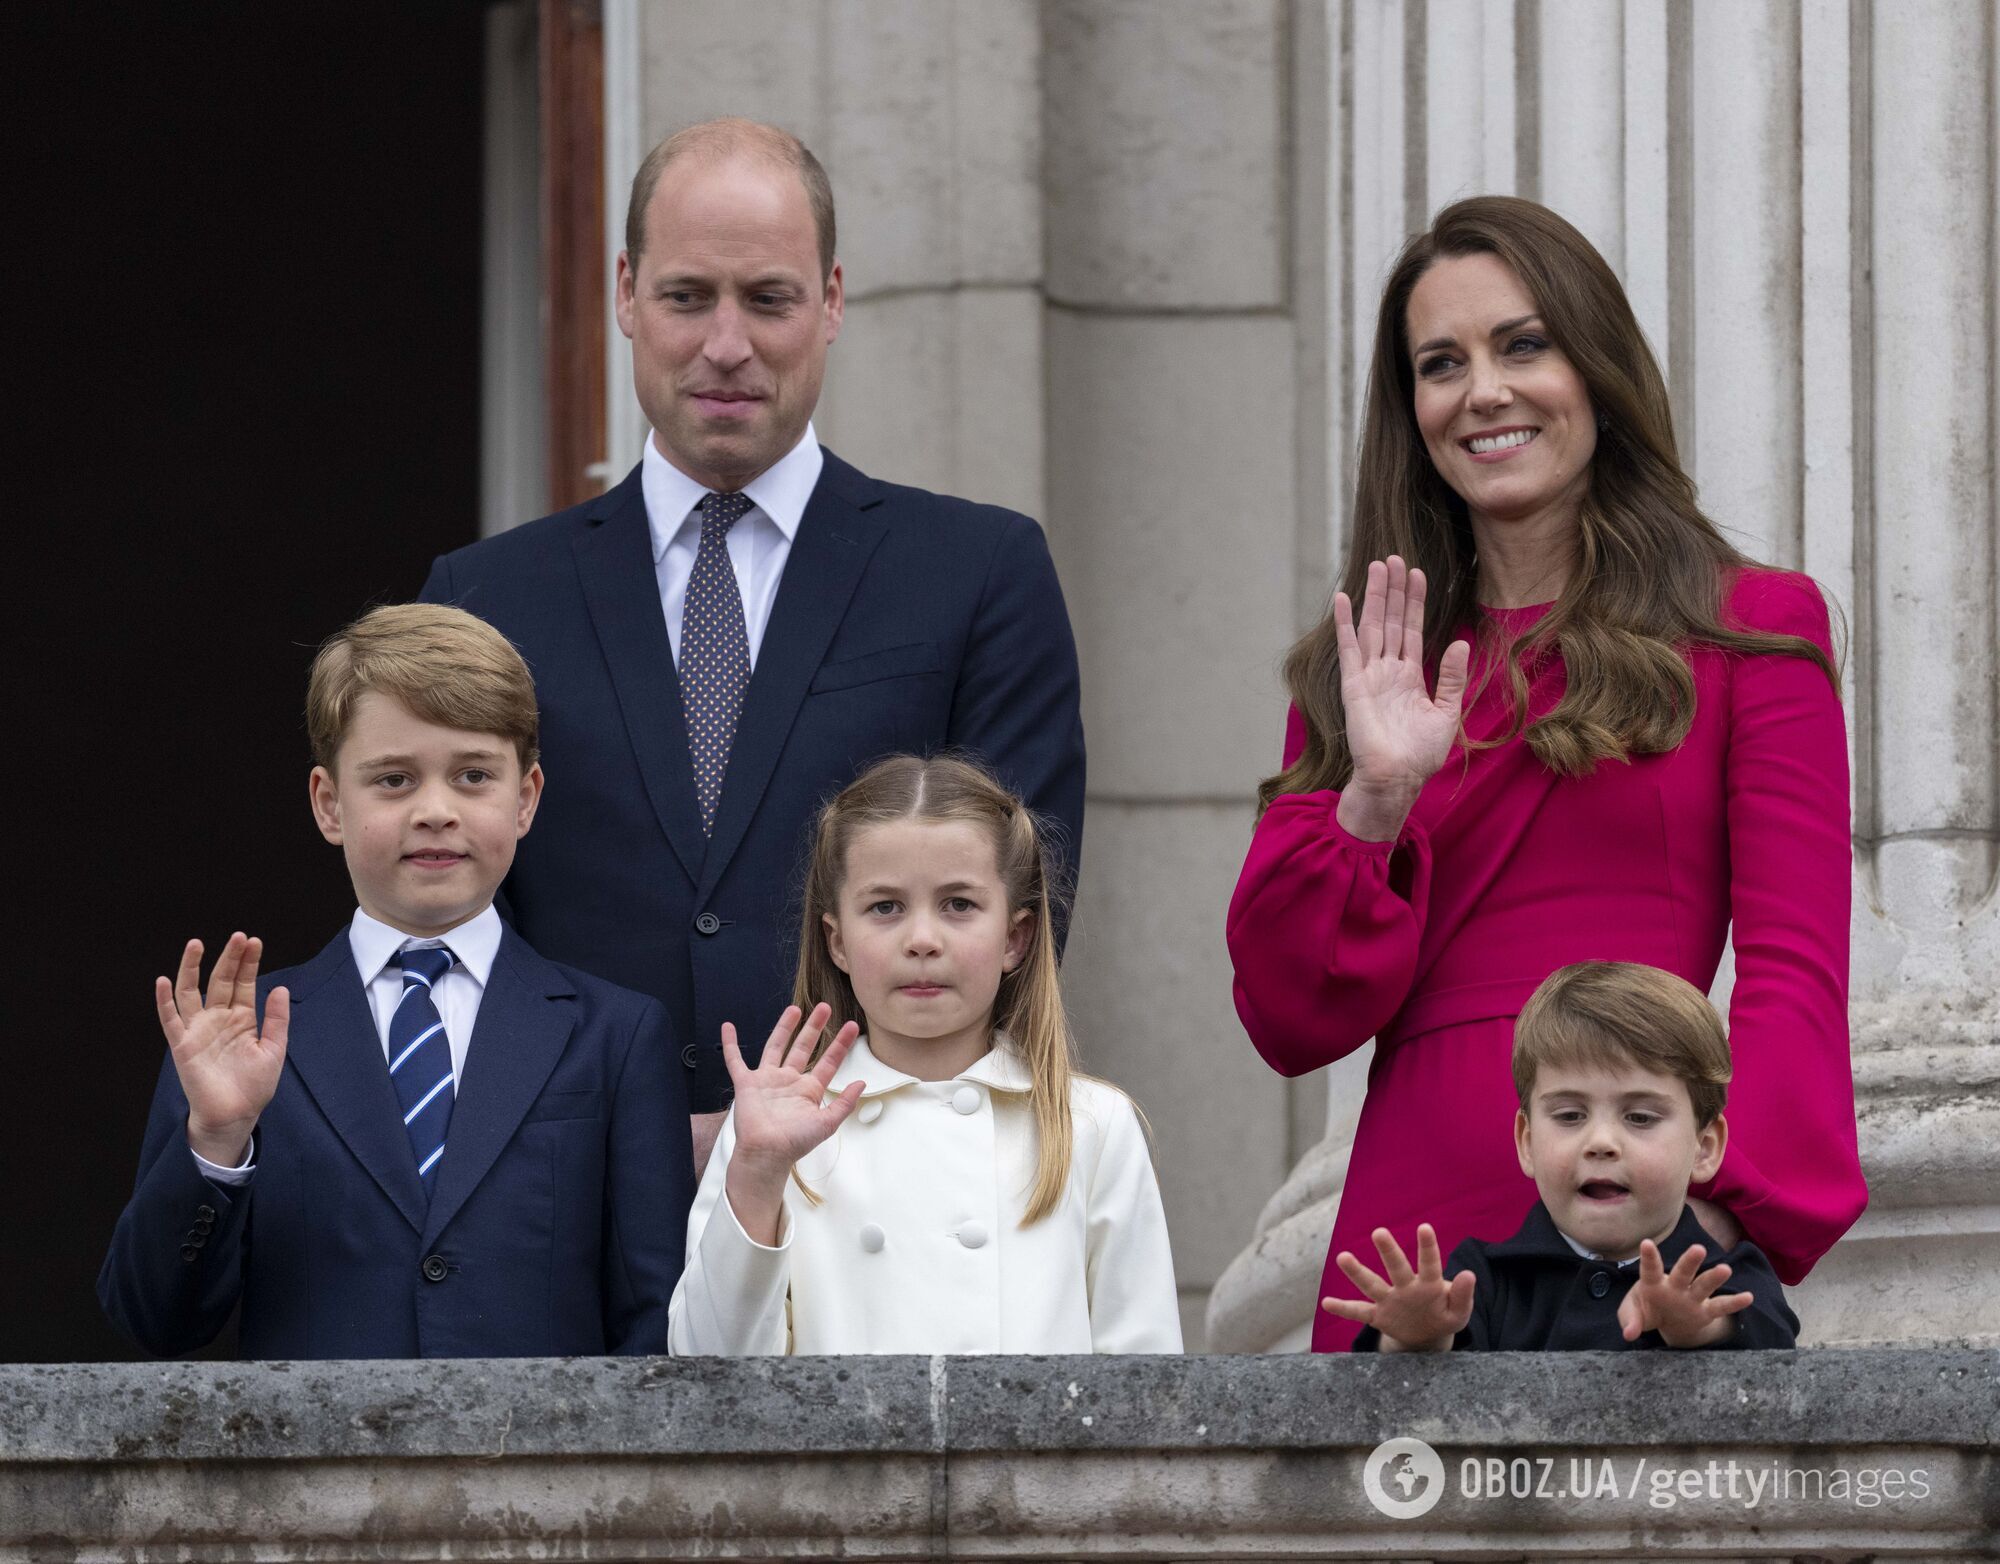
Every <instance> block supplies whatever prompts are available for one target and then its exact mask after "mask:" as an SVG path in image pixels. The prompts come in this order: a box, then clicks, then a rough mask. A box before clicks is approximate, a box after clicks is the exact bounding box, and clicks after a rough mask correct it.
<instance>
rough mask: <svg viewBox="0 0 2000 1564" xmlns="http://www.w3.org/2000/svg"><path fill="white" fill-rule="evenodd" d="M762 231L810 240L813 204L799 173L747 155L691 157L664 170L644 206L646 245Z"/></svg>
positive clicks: (693, 155) (684, 158) (680, 160)
mask: <svg viewBox="0 0 2000 1564" xmlns="http://www.w3.org/2000/svg"><path fill="white" fill-rule="evenodd" d="M758 230H762V231H764V232H765V233H767V234H771V235H775V234H777V233H778V232H781V231H783V230H792V231H793V233H792V235H791V236H792V237H806V238H811V237H813V235H814V229H813V216H812V203H811V201H810V200H809V199H808V198H807V196H806V187H805V182H804V181H803V180H802V179H800V178H799V175H798V171H797V170H796V169H791V168H787V167H785V166H784V165H783V164H781V163H777V162H774V161H772V160H771V159H769V158H765V157H757V156H754V155H745V154H728V155H725V156H722V157H710V156H705V155H702V154H698V153H696V154H690V155H688V156H686V157H683V158H680V159H677V160H676V161H675V162H672V163H670V164H668V165H667V167H666V168H665V169H663V170H662V171H661V173H660V181H659V183H658V184H657V185H655V186H654V187H653V198H652V200H651V201H650V202H649V203H647V207H646V236H647V240H648V242H649V243H655V244H661V243H664V244H672V243H674V242H676V240H677V239H687V238H701V239H705V238H708V237H709V236H710V235H712V234H715V233H726V232H737V233H740V234H742V235H744V236H745V237H748V236H749V235H750V234H752V233H753V232H755V231H758Z"/></svg>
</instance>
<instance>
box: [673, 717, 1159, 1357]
mask: <svg viewBox="0 0 2000 1564" xmlns="http://www.w3.org/2000/svg"><path fill="white" fill-rule="evenodd" d="M1050 903H1051V896H1050V890H1049V876H1048V869H1047V866H1046V862H1045V854H1044V852H1043V849H1042V844H1041V840H1040V837H1039V835H1038V834H1037V831H1036V827H1035V821H1034V817H1033V815H1032V814H1030V813H1029V811H1028V810H1027V809H1026V807H1024V806H1023V805H1022V803H1021V802H1020V800H1019V799H1017V798H1015V797H1013V796H1012V795H1011V794H1009V793H1008V792H1007V791H1006V789H1004V788H1003V787H1001V786H1000V785H999V784H998V783H997V782H995V781H994V780H993V779H992V778H991V777H989V776H987V775H986V773H985V772H983V771H981V770H979V769H978V768H977V767H976V766H972V765H968V764H966V763H965V762H963V761H959V760H952V759H931V760H923V759H919V758H917V757H915V756H909V755H904V756H897V757H894V758H892V759H889V760H886V761H883V762H881V763H880V764H878V765H876V766H874V767H872V768H870V769H869V770H868V771H867V772H866V773H864V774H863V775H862V776H861V777H860V778H859V779H857V780H856V781H855V782H854V783H853V784H852V785H851V786H850V787H848V788H847V789H845V790H844V791H843V792H842V793H841V794H840V795H839V796H838V797H836V798H835V799H834V800H833V802H832V803H830V804H828V805H827V806H826V808H825V809H824V810H822V811H821V814H820V819H819V829H818V835H817V838H816V840H815V842H814V847H813V855H812V862H811V866H810V868H809V870H808V873H807V880H806V887H805V908H804V920H803V928H802V929H801V932H800V942H799V968H798V980H797V984H796V988H795V997H796V999H797V1004H795V1005H794V1006H793V1007H792V1008H790V1009H788V1010H787V1011H786V1012H785V1014H784V1015H783V1017H781V1018H780V1020H779V1022H778V1025H777V1027H776V1028H775V1029H774V1030H773V1031H772V1033H771V1036H770V1038H769V1040H768V1041H767V1042H766V1043H765V1045H764V1051H763V1056H762V1059H761V1061H760V1062H759V1063H758V1064H757V1066H756V1067H755V1068H754V1069H753V1068H751V1066H750V1065H749V1064H748V1063H747V1062H746V1061H745V1060H744V1058H743V1056H742V1054H741V1053H740V1052H739V1050H738V1048H737V1042H736V1033H735V1028H734V1027H732V1026H728V1025H725V1026H724V1027H723V1029H722V1047H723V1056H724V1059H725V1060H726V1061H727V1063H728V1066H729V1075H730V1079H731V1081H732V1082H733V1083H734V1085H735V1088H736V1097H735V1104H734V1106H733V1107H732V1108H731V1110H730V1114H729V1118H728V1120H727V1121H726V1122H725V1123H724V1125H723V1127H722V1133H721V1135H720V1137H719V1138H718V1139H717V1141H716V1143H715V1151H714V1154H713V1155H712V1156H711V1157H710V1158H709V1162H708V1167H707V1170H706V1173H705V1174H704V1176H703V1179H702V1184H701V1190H700V1193H699V1194H698V1195H697V1196H696V1197H695V1203H694V1211H693V1213H692V1215H691V1216H690V1218H689V1221H688V1248H687V1268H686V1270H685V1271H684V1272H683V1274H682V1276H681V1282H680V1286H679V1287H678V1288H677V1289H676V1291H675V1293H674V1298H673V1304H672V1310H671V1326H670V1339H671V1342H672V1347H673V1351H674V1352H676V1353H679V1354H691V1353H783V1352H797V1353H827V1352H912V1353H937V1352H958V1353H966V1352H1039V1353H1052V1352H1178V1351H1180V1350H1181V1331H1180V1311H1179V1306H1178V1301H1177V1296H1176V1291H1175V1286H1174V1270H1173V1260H1172V1257H1171V1255H1170V1254H1169V1252H1168V1248H1167V1227H1166V1218H1165V1215H1164V1213H1163V1212H1162V1210H1161V1207H1160V1191H1159V1186H1158V1184H1157V1183H1156V1182H1155V1180H1154V1177H1153V1164H1152V1160H1151V1158H1150V1156H1149V1155H1148V1152H1147V1147H1146V1137H1145V1134H1144V1132H1143V1130H1142V1129H1141V1127H1140V1123H1139V1116H1138V1112H1137V1110H1136V1109H1135V1108H1134V1107H1133V1106H1132V1103H1131V1101H1130V1099H1128V1098H1127V1097H1126V1096H1125V1095H1124V1094H1123V1093H1122V1092H1120V1091H1119V1090H1118V1089H1117V1088H1116V1087H1113V1086H1110V1085H1108V1084H1106V1083H1105V1082H1102V1081H1098V1080H1093V1079H1091V1078H1090V1077H1088V1076H1083V1075H1079V1074H1077V1073H1076V1072H1075V1071H1074V1070H1073V1068H1072V1066H1071V1062H1070V1059H1071V1053H1072V1044H1071V1039H1070V1033H1069V1023H1068V1020H1067V1018H1066V1017H1065V1014H1064V1011H1063V1003H1062V993H1061V990H1060V988H1059V987H1058V985H1057V976H1056V953H1055V941H1054V938H1053V936H1052V934H1051V930H1050V922H1049V910H1050ZM815 1000H818V1001H823V1002H821V1003H818V1004H815V1003H814V1001H815ZM807 1007H811V1013H810V1014H809V1015H806V1014H804V1012H805V1011H806V1009H807ZM802 1019H803V1024H801V1022H802ZM864 1029H865V1033H866V1035H865V1036H864V1035H861V1034H862V1033H863V1031H864ZM829 1033H830V1034H831V1035H830V1036H829Z"/></svg>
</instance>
